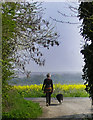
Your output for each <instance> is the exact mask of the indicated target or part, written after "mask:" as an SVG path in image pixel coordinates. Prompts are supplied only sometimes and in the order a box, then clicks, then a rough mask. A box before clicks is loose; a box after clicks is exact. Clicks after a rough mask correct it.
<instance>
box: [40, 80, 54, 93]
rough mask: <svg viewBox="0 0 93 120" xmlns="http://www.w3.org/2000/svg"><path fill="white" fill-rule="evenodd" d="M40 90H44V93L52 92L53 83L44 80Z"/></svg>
mask: <svg viewBox="0 0 93 120" xmlns="http://www.w3.org/2000/svg"><path fill="white" fill-rule="evenodd" d="M42 90H44V92H45V93H47V92H53V81H52V80H51V79H48V78H46V79H45V80H44V83H43V87H42Z"/></svg>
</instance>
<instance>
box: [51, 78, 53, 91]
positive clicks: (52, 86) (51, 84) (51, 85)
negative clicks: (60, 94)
mask: <svg viewBox="0 0 93 120" xmlns="http://www.w3.org/2000/svg"><path fill="white" fill-rule="evenodd" d="M51 87H52V91H53V81H52V80H51Z"/></svg>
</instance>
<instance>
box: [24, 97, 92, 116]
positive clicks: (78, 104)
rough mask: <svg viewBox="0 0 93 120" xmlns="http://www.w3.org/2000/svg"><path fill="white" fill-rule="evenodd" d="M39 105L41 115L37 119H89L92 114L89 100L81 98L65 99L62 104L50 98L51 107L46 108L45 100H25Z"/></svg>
mask: <svg viewBox="0 0 93 120" xmlns="http://www.w3.org/2000/svg"><path fill="white" fill-rule="evenodd" d="M25 99H26V100H32V101H34V102H38V103H40V106H41V107H42V109H43V114H42V116H40V117H39V118H85V117H88V118H90V117H91V116H92V114H93V110H92V106H91V100H90V99H89V98H87V97H86V98H83V97H82V98H81V97H65V98H64V100H63V103H62V104H59V103H58V101H57V100H56V99H55V98H51V105H50V106H48V107H47V106H46V101H45V100H46V99H45V98H25Z"/></svg>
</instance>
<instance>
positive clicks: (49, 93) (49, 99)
mask: <svg viewBox="0 0 93 120" xmlns="http://www.w3.org/2000/svg"><path fill="white" fill-rule="evenodd" d="M50 103H51V93H49V105H50Z"/></svg>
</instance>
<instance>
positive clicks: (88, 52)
mask: <svg viewBox="0 0 93 120" xmlns="http://www.w3.org/2000/svg"><path fill="white" fill-rule="evenodd" d="M78 11H79V18H80V20H81V19H82V20H83V22H82V26H81V29H80V31H81V35H82V36H83V37H84V41H85V44H84V46H83V48H82V50H81V53H82V54H83V55H84V62H85V65H84V68H83V73H84V74H83V76H82V77H83V79H84V81H85V85H86V91H87V92H88V93H89V95H90V97H91V98H92V105H93V2H81V4H80V6H79V10H78Z"/></svg>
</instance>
